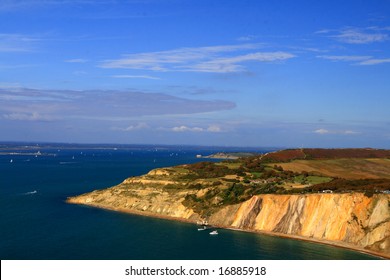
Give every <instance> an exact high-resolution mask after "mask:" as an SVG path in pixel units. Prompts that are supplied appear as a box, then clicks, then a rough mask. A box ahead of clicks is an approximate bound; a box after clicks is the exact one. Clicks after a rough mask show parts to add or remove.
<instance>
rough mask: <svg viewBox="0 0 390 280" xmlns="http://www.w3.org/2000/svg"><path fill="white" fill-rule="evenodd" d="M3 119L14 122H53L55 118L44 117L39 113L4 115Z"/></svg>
mask: <svg viewBox="0 0 390 280" xmlns="http://www.w3.org/2000/svg"><path fill="white" fill-rule="evenodd" d="M3 118H4V119H7V120H13V121H53V120H56V118H55V117H53V116H48V115H42V114H40V113H39V112H31V113H11V114H3Z"/></svg>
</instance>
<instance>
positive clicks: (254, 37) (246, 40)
mask: <svg viewBox="0 0 390 280" xmlns="http://www.w3.org/2000/svg"><path fill="white" fill-rule="evenodd" d="M255 39H257V36H255V35H247V36H241V37H238V38H237V41H241V42H248V41H253V40H255Z"/></svg>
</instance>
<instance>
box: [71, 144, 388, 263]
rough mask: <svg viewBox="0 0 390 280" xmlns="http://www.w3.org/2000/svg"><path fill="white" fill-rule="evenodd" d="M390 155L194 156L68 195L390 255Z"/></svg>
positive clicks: (101, 204) (354, 152) (108, 206)
mask: <svg viewBox="0 0 390 280" xmlns="http://www.w3.org/2000/svg"><path fill="white" fill-rule="evenodd" d="M389 156H390V151H389V150H373V149H331V150H327V149H299V150H285V151H278V152H274V153H268V154H265V155H255V156H250V157H243V158H240V159H237V160H229V161H223V162H218V163H212V162H198V163H195V164H187V165H181V166H175V167H169V168H160V169H155V170H152V171H150V172H149V173H148V174H145V175H143V176H139V177H132V178H128V179H126V180H125V181H124V182H123V183H121V184H119V185H118V186H115V187H112V188H108V189H104V190H97V191H93V192H91V193H87V194H83V195H80V196H76V197H71V198H69V199H68V202H69V203H76V204H86V205H89V206H94V207H100V208H105V209H111V210H115V211H121V212H129V213H134V214H140V215H148V216H154V217H161V218H166V219H177V220H180V221H185V222H192V223H196V222H197V221H199V220H203V219H207V220H208V221H209V223H210V224H211V225H213V226H216V227H227V228H232V229H239V230H246V231H253V232H262V233H267V234H275V235H279V236H284V237H291V238H300V239H305V240H310V241H315V242H323V243H328V244H332V245H337V246H343V247H349V248H353V249H356V250H364V251H367V252H370V253H374V254H377V255H381V256H384V257H386V258H389V259H390V177H389V176H390V175H389V166H390V165H389ZM367 157H368V158H367ZM275 163H277V164H275Z"/></svg>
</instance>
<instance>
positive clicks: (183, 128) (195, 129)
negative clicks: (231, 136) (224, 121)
mask: <svg viewBox="0 0 390 280" xmlns="http://www.w3.org/2000/svg"><path fill="white" fill-rule="evenodd" d="M169 130H171V131H173V132H211V133H219V132H223V129H222V128H221V127H220V126H218V125H209V126H207V127H198V126H192V127H191V126H186V125H181V126H175V127H172V128H171V129H169Z"/></svg>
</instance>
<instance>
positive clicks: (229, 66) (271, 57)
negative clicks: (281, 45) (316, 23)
mask: <svg viewBox="0 0 390 280" xmlns="http://www.w3.org/2000/svg"><path fill="white" fill-rule="evenodd" d="M293 57H295V56H294V55H292V54H290V53H286V52H257V53H250V54H245V55H240V56H234V57H225V58H217V59H212V60H209V61H206V62H202V63H199V64H195V65H187V66H183V67H180V68H182V69H183V71H191V72H213V73H230V72H239V71H243V70H244V69H245V67H244V66H243V65H241V63H242V62H246V61H257V62H273V61H283V60H287V59H290V58H293Z"/></svg>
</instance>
